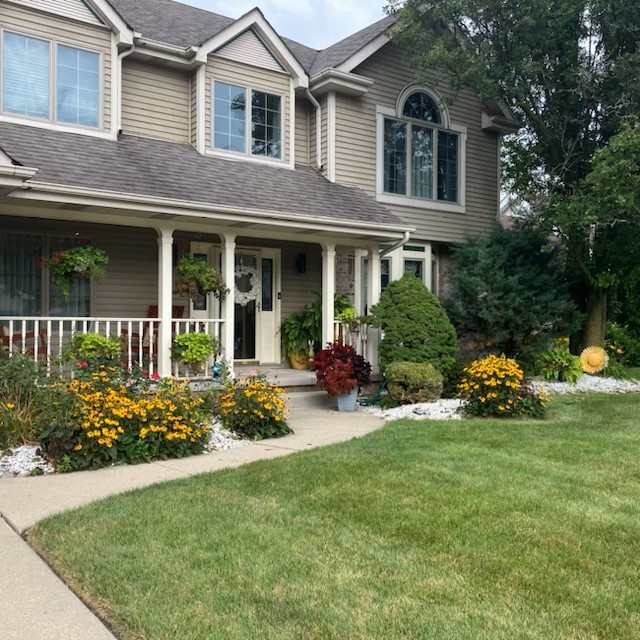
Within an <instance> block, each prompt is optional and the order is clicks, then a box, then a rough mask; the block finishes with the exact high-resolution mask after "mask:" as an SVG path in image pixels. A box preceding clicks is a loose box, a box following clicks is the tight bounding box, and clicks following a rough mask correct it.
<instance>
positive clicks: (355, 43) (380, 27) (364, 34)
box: [308, 17, 395, 76]
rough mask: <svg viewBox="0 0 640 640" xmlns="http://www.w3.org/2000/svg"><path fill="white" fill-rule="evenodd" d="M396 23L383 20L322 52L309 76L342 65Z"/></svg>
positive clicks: (389, 18) (389, 19)
mask: <svg viewBox="0 0 640 640" xmlns="http://www.w3.org/2000/svg"><path fill="white" fill-rule="evenodd" d="M394 22H395V18H391V17H387V18H383V19H382V20H378V22H375V23H374V24H372V25H369V26H368V27H366V28H365V29H362V30H361V31H358V32H357V33H354V34H353V35H351V36H349V37H348V38H345V39H344V40H341V41H340V42H337V43H336V44H334V45H332V46H330V47H329V48H328V49H325V50H324V51H320V53H318V55H317V57H316V59H315V60H314V62H313V66H312V67H311V69H310V70H308V71H309V74H310V75H312V76H315V75H316V74H317V73H320V72H321V71H324V70H325V69H332V68H334V67H337V66H338V65H340V64H342V63H343V62H344V61H345V60H348V59H349V58H350V57H351V56H352V55H353V54H355V53H357V52H358V51H360V49H362V48H363V47H365V46H366V45H368V44H369V43H370V42H371V41H372V40H375V39H376V38H377V37H378V36H379V35H380V34H382V33H384V32H385V31H386V30H387V29H388V28H389V27H390V26H391V25H392V24H393V23H394Z"/></svg>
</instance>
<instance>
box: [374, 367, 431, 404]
mask: <svg viewBox="0 0 640 640" xmlns="http://www.w3.org/2000/svg"><path fill="white" fill-rule="evenodd" d="M385 377H386V379H387V389H388V391H389V395H390V396H391V398H392V399H393V400H395V402H397V403H398V404H414V403H417V402H435V401H436V400H438V399H439V398H440V396H441V395H442V383H443V378H442V374H440V373H438V372H437V371H436V370H435V369H434V367H433V365H431V364H427V363H422V362H392V363H391V364H390V365H389V366H388V367H387V369H386V371H385Z"/></svg>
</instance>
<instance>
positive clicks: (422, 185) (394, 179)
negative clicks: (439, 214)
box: [384, 88, 460, 203]
mask: <svg viewBox="0 0 640 640" xmlns="http://www.w3.org/2000/svg"><path fill="white" fill-rule="evenodd" d="M405 95H406V97H404V96H405ZM397 114H398V116H397V117H385V118H384V193H388V194H394V195H400V196H408V197H411V198H420V199H423V200H438V201H442V202H451V203H456V202H458V200H459V187H458V182H459V169H458V165H459V156H460V152H459V136H458V134H457V133H454V132H452V131H448V130H447V127H448V122H449V119H448V115H447V112H446V108H445V107H444V105H443V103H441V101H439V100H437V99H436V98H435V97H434V96H433V95H431V94H430V93H428V92H427V91H426V90H422V89H419V88H416V89H414V90H411V89H409V90H406V91H405V93H404V94H403V95H401V96H400V100H399V103H398V110H397Z"/></svg>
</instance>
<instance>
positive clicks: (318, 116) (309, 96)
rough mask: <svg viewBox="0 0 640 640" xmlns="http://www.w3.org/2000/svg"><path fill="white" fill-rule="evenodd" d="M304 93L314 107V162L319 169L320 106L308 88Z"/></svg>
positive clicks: (320, 166)
mask: <svg viewBox="0 0 640 640" xmlns="http://www.w3.org/2000/svg"><path fill="white" fill-rule="evenodd" d="M305 93H306V96H307V98H309V102H311V104H312V105H313V106H314V107H315V109H316V164H317V165H318V170H320V169H322V107H321V106H320V103H319V102H318V101H317V100H316V99H315V98H314V97H313V94H312V93H311V91H310V90H309V89H306V91H305Z"/></svg>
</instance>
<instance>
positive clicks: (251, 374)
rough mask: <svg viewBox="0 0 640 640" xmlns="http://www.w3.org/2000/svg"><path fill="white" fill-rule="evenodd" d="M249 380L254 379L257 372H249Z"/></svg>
mask: <svg viewBox="0 0 640 640" xmlns="http://www.w3.org/2000/svg"><path fill="white" fill-rule="evenodd" d="M247 375H248V376H249V377H250V378H255V377H256V376H257V375H258V372H257V371H249V373H248V374H247Z"/></svg>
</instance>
